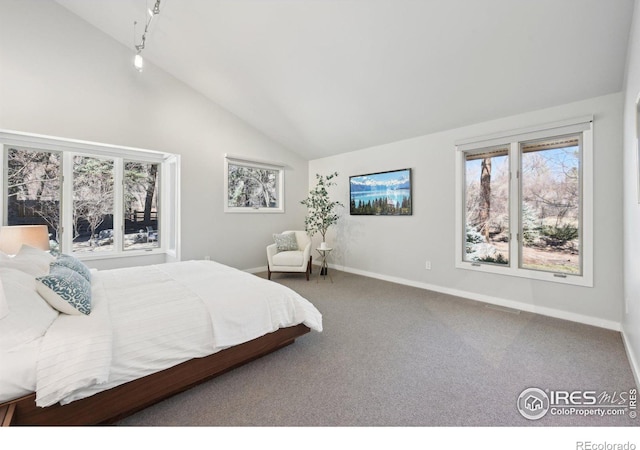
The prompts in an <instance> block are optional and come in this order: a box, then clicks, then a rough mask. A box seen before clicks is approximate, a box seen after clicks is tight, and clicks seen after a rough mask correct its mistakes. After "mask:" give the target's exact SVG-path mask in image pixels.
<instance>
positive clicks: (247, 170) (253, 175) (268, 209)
mask: <svg viewBox="0 0 640 450" xmlns="http://www.w3.org/2000/svg"><path fill="white" fill-rule="evenodd" d="M224 212H226V213H284V165H282V164H279V163H276V162H268V161H259V160H252V159H247V158H243V157H238V156H231V155H225V159H224Z"/></svg>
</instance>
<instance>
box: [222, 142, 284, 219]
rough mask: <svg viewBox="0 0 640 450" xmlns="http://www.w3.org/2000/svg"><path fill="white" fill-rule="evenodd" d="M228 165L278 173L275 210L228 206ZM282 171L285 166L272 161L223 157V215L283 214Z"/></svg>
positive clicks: (231, 156) (230, 156)
mask: <svg viewBox="0 0 640 450" xmlns="http://www.w3.org/2000/svg"><path fill="white" fill-rule="evenodd" d="M229 164H232V165H237V166H245V167H253V168H257V169H269V170H277V171H278V206H277V207H275V208H266V207H242V206H229ZM284 169H285V165H284V164H281V163H278V162H273V161H261V160H257V159H251V158H245V157H242V156H233V155H228V154H225V155H224V181H223V182H224V189H223V191H224V192H223V195H224V198H223V200H222V201H223V205H224V212H225V213H271V214H273V213H275V214H281V213H284Z"/></svg>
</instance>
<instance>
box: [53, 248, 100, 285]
mask: <svg viewBox="0 0 640 450" xmlns="http://www.w3.org/2000/svg"><path fill="white" fill-rule="evenodd" d="M53 266H62V267H67V268H69V269H71V270H74V271H76V272H78V273H79V274H80V275H82V276H83V277H84V278H85V279H86V280H87V281H88V282H91V271H90V270H89V268H88V267H87V266H86V264H85V263H83V262H82V261H80V260H79V259H78V258H76V257H75V256H71V255H65V254H64V253H63V254H61V255H60V256H58V257H57V258H56V260H55V261H54V262H52V263H51V267H52V268H53Z"/></svg>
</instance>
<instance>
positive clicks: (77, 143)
mask: <svg viewBox="0 0 640 450" xmlns="http://www.w3.org/2000/svg"><path fill="white" fill-rule="evenodd" d="M11 147H16V148H22V149H25V150H33V151H46V152H58V153H60V154H61V157H62V158H61V165H62V183H61V198H60V201H61V203H62V206H61V216H62V217H61V224H62V231H61V237H60V239H59V242H60V251H61V252H63V253H67V254H73V255H74V256H77V257H78V258H80V259H83V260H99V259H112V258H130V257H139V256H149V255H154V254H166V255H168V256H170V257H172V258H175V259H178V260H179V258H180V235H179V232H180V204H179V199H180V192H179V191H180V156H179V155H176V154H172V153H166V152H160V151H154V150H146V149H140V148H134V147H125V146H118V145H110V144H103V143H97V142H89V141H81V140H74V139H65V138H59V137H54V136H45V135H38V134H32V133H22V132H15V131H10V130H0V148H1V149H2V152H3V171H2V176H1V178H0V181H1V182H2V186H3V196H2V198H0V214H1V216H2V224H3V225H6V224H7V220H8V217H7V188H6V167H7V149H8V148H11ZM76 155H78V156H89V157H95V158H110V159H113V161H114V211H113V223H114V227H113V230H114V248H113V250H111V251H105V252H98V253H93V252H87V253H84V252H74V251H73V232H71V231H68V230H72V229H73V157H74V156H76ZM125 161H135V162H143V163H157V164H159V165H160V167H159V173H158V175H159V176H160V179H161V180H165V179H166V180H167V182H162V181H160V183H159V189H160V192H161V195H160V197H159V199H160V202H161V204H159V205H158V209H159V216H158V221H159V223H161V224H162V225H159V226H162V227H163V236H164V238H163V239H162V240H161V242H160V245H159V246H158V247H156V248H149V249H141V250H125V249H124V242H123V241H124V186H123V182H124V180H123V178H124V162H125ZM169 180H171V183H170V182H169ZM169 234H171V236H169Z"/></svg>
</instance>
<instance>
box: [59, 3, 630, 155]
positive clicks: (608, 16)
mask: <svg viewBox="0 0 640 450" xmlns="http://www.w3.org/2000/svg"><path fill="white" fill-rule="evenodd" d="M154 1H155V0H102V1H97V0H92V1H87V0H58V3H60V4H61V5H63V6H64V7H66V8H68V9H69V10H71V11H72V12H74V13H76V14H77V15H79V16H80V17H82V18H84V19H85V20H87V21H88V22H89V23H91V24H93V25H94V26H95V27H97V28H98V29H100V30H103V31H104V32H105V33H107V34H109V35H110V36H112V37H113V38H114V39H116V40H117V41H119V42H121V43H122V44H124V45H126V46H128V47H130V48H131V49H132V58H133V53H134V50H133V44H134V43H133V21H134V20H137V21H138V22H139V23H142V22H144V20H145V10H146V7H147V6H152V4H153V3H154ZM632 12H633V0H162V3H161V13H160V15H159V16H158V17H157V18H156V19H154V21H153V24H152V26H151V32H150V34H149V35H148V39H147V48H146V49H145V51H144V57H145V58H146V59H147V61H151V62H153V63H154V64H155V65H157V66H159V67H160V68H162V69H164V70H165V71H166V72H168V73H170V74H171V75H173V76H175V77H176V78H178V79H180V80H182V81H183V82H184V83H186V84H188V85H190V86H191V87H193V88H194V89H195V90H197V91H199V92H200V93H202V94H203V95H205V96H206V97H208V98H209V99H211V100H213V101H214V102H216V103H218V104H219V105H221V106H223V107H224V108H226V109H228V110H229V111H231V112H233V113H234V114H235V115H237V116H238V117H240V118H242V119H244V120H245V121H246V122H248V123H249V124H251V125H252V126H254V127H255V128H257V129H259V130H261V131H262V132H263V133H265V134H266V135H268V136H270V137H271V138H273V139H274V140H276V141H278V142H280V143H281V144H282V145H284V146H286V147H288V148H289V149H291V150H292V151H294V152H297V153H299V154H300V155H302V156H303V157H305V158H308V159H315V158H319V157H323V156H329V155H334V154H337V153H341V152H347V151H352V150H358V149H361V148H366V147H370V146H374V145H379V144H384V143H388V142H394V141H398V140H402V139H406V138H411V137H415V136H420V135H424V134H429V133H433V132H437V131H442V130H446V129H451V128H455V127H459V126H464V125H468V124H472V123H478V122H483V121H486V120H491V119H496V118H500V117H505V116H509V115H513V114H518V113H521V112H525V111H530V110H535V109H540V108H545V107H550V106H554V105H558V104H563V103H567V102H571V101H576V100H581V99H585V98H590V97H596V96H599V95H605V94H609V93H613V92H618V91H620V90H622V87H623V74H624V66H625V61H626V51H627V40H628V35H629V28H630V22H631V17H632ZM141 28H142V26H141V25H138V30H140V29H141ZM132 70H133V68H132Z"/></svg>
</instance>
